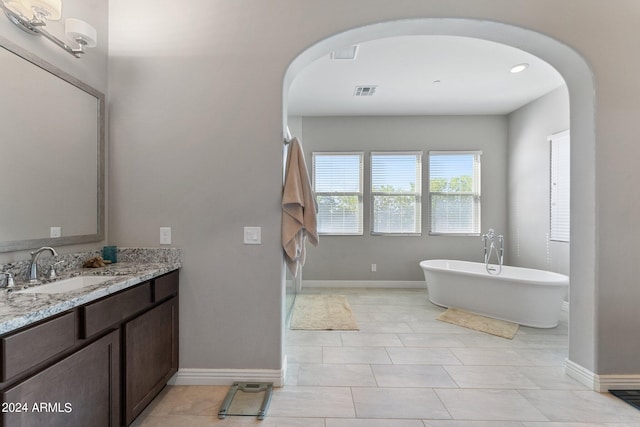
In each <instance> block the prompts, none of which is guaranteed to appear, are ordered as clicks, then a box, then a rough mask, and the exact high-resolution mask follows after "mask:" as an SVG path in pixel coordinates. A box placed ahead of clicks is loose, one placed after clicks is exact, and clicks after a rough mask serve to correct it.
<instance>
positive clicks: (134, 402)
mask: <svg viewBox="0 0 640 427" xmlns="http://www.w3.org/2000/svg"><path fill="white" fill-rule="evenodd" d="M178 268H179V265H176V264H136V265H118V264H114V266H112V267H107V268H106V270H105V271H100V272H96V273H93V272H87V271H85V272H83V274H92V273H93V274H104V275H105V279H106V280H105V281H104V283H98V284H92V285H90V286H86V287H84V288H82V289H78V290H74V291H70V292H64V293H51V294H44V293H38V292H37V289H36V287H34V288H32V289H31V290H30V293H16V292H11V293H5V291H4V290H3V293H4V294H3V295H2V298H0V332H2V334H1V335H0V345H1V354H0V356H1V372H0V393H1V395H2V407H1V409H2V410H1V416H2V426H6V427H10V426H21V427H24V426H34V427H35V426H38V427H40V426H96V427H99V426H105V427H107V426H109V427H114V426H121V425H129V424H130V423H131V422H132V421H133V420H134V419H135V418H136V416H137V415H139V414H140V412H141V411H142V410H143V409H144V408H145V407H146V406H147V404H148V403H149V402H151V400H152V399H153V398H154V397H155V396H156V395H157V394H158V392H159V391H160V390H161V389H162V388H163V387H164V386H165V385H166V383H167V381H168V380H169V379H170V378H171V376H173V374H174V373H176V371H177V369H178V281H179V280H178ZM103 270H104V269H103ZM31 291H33V292H31Z"/></svg>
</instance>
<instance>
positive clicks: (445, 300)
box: [420, 259, 569, 328]
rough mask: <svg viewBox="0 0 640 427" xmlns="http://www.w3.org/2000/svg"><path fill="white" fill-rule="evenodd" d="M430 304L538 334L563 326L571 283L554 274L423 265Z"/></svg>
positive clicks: (448, 263)
mask: <svg viewBox="0 0 640 427" xmlns="http://www.w3.org/2000/svg"><path fill="white" fill-rule="evenodd" d="M420 267H421V268H422V270H423V271H424V278H425V280H426V282H427V292H428V295H429V301H431V302H432V303H434V304H436V305H439V306H443V307H454V308H460V309H463V310H467V311H470V312H472V313H476V314H481V315H483V316H488V317H493V318H496V319H500V320H506V321H509V322H514V323H518V324H520V325H523V326H531V327H534V328H553V327H555V326H557V325H558V320H559V318H560V311H561V309H562V301H563V299H564V297H565V295H566V294H567V289H568V287H569V277H568V276H565V275H563V274H558V273H553V272H550V271H543V270H535V269H531V268H522V267H511V266H506V265H505V266H502V271H501V272H500V274H499V275H495V274H490V273H489V272H488V271H487V268H486V266H485V264H484V263H480V262H469V261H456V260H447V259H433V260H426V261H422V262H420Z"/></svg>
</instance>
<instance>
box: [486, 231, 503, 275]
mask: <svg viewBox="0 0 640 427" xmlns="http://www.w3.org/2000/svg"><path fill="white" fill-rule="evenodd" d="M496 239H497V240H498V246H496ZM482 242H483V243H484V265H485V268H486V269H487V273H489V274H500V273H501V272H502V262H503V259H504V236H503V235H502V234H500V235H496V232H495V230H494V229H493V228H490V229H489V232H488V233H487V234H483V235H482ZM492 253H495V256H496V258H497V262H498V268H497V269H496V268H494V267H489V263H490V262H491V254H492Z"/></svg>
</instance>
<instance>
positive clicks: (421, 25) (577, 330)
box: [283, 18, 597, 373]
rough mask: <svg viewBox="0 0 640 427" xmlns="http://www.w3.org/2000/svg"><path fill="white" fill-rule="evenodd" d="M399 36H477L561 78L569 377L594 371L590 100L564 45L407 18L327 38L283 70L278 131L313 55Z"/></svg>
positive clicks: (477, 26) (498, 26)
mask: <svg viewBox="0 0 640 427" xmlns="http://www.w3.org/2000/svg"><path fill="white" fill-rule="evenodd" d="M401 35H452V36H465V37H473V38H479V39H484V40H489V41H494V42H497V43H501V44H505V45H508V46H513V47H517V48H519V49H522V50H524V51H526V52H529V53H531V54H533V55H535V56H537V57H539V58H541V59H543V60H544V61H546V62H547V63H549V64H550V65H551V66H553V67H554V68H555V69H556V70H557V71H558V72H559V73H560V74H561V75H562V77H563V78H564V80H565V81H566V84H567V88H568V91H569V98H570V104H571V114H570V117H571V135H572V141H574V143H575V145H574V147H575V148H576V149H572V152H571V182H572V195H571V244H570V245H571V249H570V252H571V256H570V264H571V283H572V285H571V293H570V299H569V302H570V318H571V323H570V327H569V362H568V364H567V367H568V371H569V373H572V372H571V371H572V369H574V367H575V368H576V371H577V370H578V368H580V367H582V368H585V369H587V370H590V371H593V370H594V368H595V359H596V354H595V346H594V341H595V318H594V316H595V310H594V304H595V301H594V295H595V287H596V271H597V258H596V225H597V224H596V215H595V119H594V117H595V114H594V112H595V99H594V83H593V79H592V74H591V71H590V68H589V66H588V64H587V63H586V61H585V60H584V59H583V58H582V57H581V56H580V55H578V54H577V53H576V52H575V51H574V50H572V49H571V48H569V47H568V46H566V45H564V44H562V43H560V42H559V41H557V40H555V39H552V38H550V37H548V36H546V35H543V34H540V33H537V32H534V31H531V30H527V29H523V28H519V27H515V26H511V25H507V24H503V23H498V22H491V21H479V20H469V19H454V18H451V19H437V18H424V19H408V20H399V21H390V22H383V23H379V24H373V25H368V26H365V27H360V28H356V29H352V30H348V31H345V32H343V33H340V34H337V35H333V36H331V37H328V38H326V39H324V40H322V41H320V42H318V43H316V44H315V45H313V46H311V47H310V48H308V49H307V50H305V51H304V52H303V53H301V54H300V55H299V56H298V57H297V58H296V59H295V60H294V61H293V62H292V63H291V64H290V66H289V68H288V69H287V72H286V74H285V78H284V85H283V99H284V100H285V101H284V102H283V131H285V132H286V120H287V105H286V99H287V94H288V91H289V87H290V85H291V83H292V81H293V80H294V78H295V77H296V75H297V74H298V73H299V72H300V71H301V70H302V69H303V68H304V67H306V66H307V65H308V64H310V63H311V62H312V61H314V60H315V59H317V58H318V57H319V56H321V55H324V54H326V53H327V52H329V51H332V50H335V49H338V48H341V47H343V46H346V45H350V44H356V43H359V42H362V41H367V40H373V39H378V38H384V37H392V36H401Z"/></svg>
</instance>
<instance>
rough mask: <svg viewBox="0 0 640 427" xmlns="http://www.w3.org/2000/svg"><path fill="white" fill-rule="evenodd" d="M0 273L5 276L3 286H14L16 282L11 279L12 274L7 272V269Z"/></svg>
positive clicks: (8, 287)
mask: <svg viewBox="0 0 640 427" xmlns="http://www.w3.org/2000/svg"><path fill="white" fill-rule="evenodd" d="M0 274H4V275H5V276H7V283H6V284H5V285H4V286H3V287H4V288H7V289H11V288H13V287H15V286H16V282H15V280H14V279H13V274H11V273H9V272H8V271H3V272H1V273H0Z"/></svg>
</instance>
